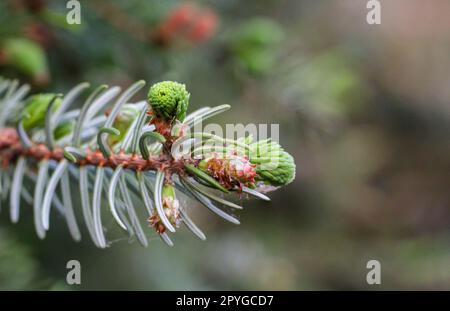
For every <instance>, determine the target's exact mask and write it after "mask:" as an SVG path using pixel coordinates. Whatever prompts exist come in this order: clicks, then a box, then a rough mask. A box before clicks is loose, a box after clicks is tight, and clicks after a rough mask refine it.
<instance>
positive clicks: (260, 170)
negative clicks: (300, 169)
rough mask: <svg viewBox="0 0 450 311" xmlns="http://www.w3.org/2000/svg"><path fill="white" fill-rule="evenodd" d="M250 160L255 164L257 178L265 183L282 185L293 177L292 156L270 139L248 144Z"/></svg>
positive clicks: (293, 165)
mask: <svg viewBox="0 0 450 311" xmlns="http://www.w3.org/2000/svg"><path fill="white" fill-rule="evenodd" d="M250 162H251V163H253V164H256V173H257V174H258V179H259V180H260V181H262V182H264V183H265V184H269V185H273V186H283V185H287V184H289V183H290V182H292V181H293V180H294V178H295V163H294V158H293V157H292V156H291V155H290V154H289V153H287V152H286V151H284V150H283V148H282V147H281V146H280V145H279V144H278V143H277V142H272V141H270V140H263V141H258V142H256V143H253V144H251V145H250Z"/></svg>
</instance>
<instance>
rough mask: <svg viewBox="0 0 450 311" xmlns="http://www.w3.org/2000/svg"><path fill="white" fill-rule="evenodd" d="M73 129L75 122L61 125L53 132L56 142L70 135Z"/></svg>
mask: <svg viewBox="0 0 450 311" xmlns="http://www.w3.org/2000/svg"><path fill="white" fill-rule="evenodd" d="M73 128H74V123H73V122H70V121H68V122H64V123H61V124H60V125H58V126H57V127H56V128H55V130H54V131H53V136H54V137H55V139H56V140H58V139H60V138H63V137H64V136H67V135H68V134H70V133H71V132H72V130H73Z"/></svg>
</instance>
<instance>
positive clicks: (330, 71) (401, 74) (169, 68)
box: [0, 0, 450, 290]
mask: <svg viewBox="0 0 450 311" xmlns="http://www.w3.org/2000/svg"><path fill="white" fill-rule="evenodd" d="M66 2H67V1H56V0H55V1H51V0H47V1H44V0H29V1H27V0H19V1H12V0H3V1H1V2H0V75H2V76H4V77H8V78H19V79H21V81H23V82H27V83H31V85H32V87H33V92H41V91H47V90H52V91H59V92H65V91H67V90H68V89H69V88H70V87H72V86H73V85H74V84H76V83H78V82H81V81H89V82H91V83H92V85H94V86H96V85H99V84H102V83H107V84H109V85H121V86H128V85H129V84H130V83H132V82H133V81H135V80H137V79H145V80H146V81H147V82H148V83H149V84H150V83H153V82H156V81H160V80H166V79H172V80H177V81H180V82H183V83H186V85H187V88H188V89H189V90H190V92H191V105H190V107H191V109H192V110H194V109H196V108H199V107H202V106H204V105H208V106H215V105H220V104H231V105H232V109H231V110H230V111H229V112H227V113H226V114H223V115H221V116H220V117H216V118H215V119H214V120H213V121H214V122H219V123H221V124H226V123H236V121H237V122H239V123H244V124H247V123H257V124H258V123H278V124H280V132H281V134H280V143H281V144H282V145H283V146H284V147H285V149H286V150H287V151H289V152H290V153H291V154H292V155H293V156H294V158H295V161H296V164H297V176H296V180H295V181H294V182H293V183H292V184H290V185H288V186H287V187H285V188H283V189H280V190H278V191H276V192H274V193H272V194H271V198H272V202H271V203H268V204H267V203H263V202H258V201H256V200H251V201H248V202H245V203H244V204H245V205H244V206H245V209H244V210H243V211H242V212H240V213H239V218H240V220H241V225H240V226H234V225H232V224H229V223H226V222H224V221H222V220H221V219H219V218H218V217H216V216H214V215H212V214H211V213H210V212H209V211H208V210H206V209H205V208H203V207H202V206H198V205H196V204H195V203H192V202H187V201H188V200H185V204H189V206H190V210H191V213H192V217H193V218H194V219H195V221H196V222H197V223H198V225H199V226H200V227H201V228H202V229H203V230H204V231H205V233H206V234H207V236H208V239H207V241H206V242H201V241H199V240H197V239H196V238H195V237H194V236H192V234H190V232H188V231H187V230H185V229H184V228H181V229H180V230H179V232H177V234H176V235H175V236H174V241H175V247H173V248H168V247H166V246H165V245H164V244H163V243H162V242H161V241H160V240H159V239H158V238H157V237H156V235H155V234H154V233H153V232H152V230H151V229H149V232H148V234H149V235H150V236H153V238H152V239H151V242H152V243H150V246H149V247H148V249H144V248H141V247H140V246H139V245H138V243H130V242H132V241H128V239H127V238H126V237H120V236H119V237H117V238H116V236H114V235H113V234H112V233H114V232H115V231H116V228H115V225H114V224H113V222H112V220H111V221H109V222H106V223H105V226H106V229H107V230H108V231H109V232H111V237H110V238H111V240H112V244H111V247H110V248H108V249H106V250H99V249H96V248H95V247H94V246H93V244H92V243H91V242H90V241H89V238H88V235H87V232H86V231H84V232H83V233H84V234H83V240H82V242H81V243H75V242H73V241H72V240H71V238H70V236H69V233H68V232H67V229H66V226H65V223H64V221H63V220H62V219H60V220H55V221H54V222H53V223H54V225H53V228H52V230H50V232H49V234H48V237H47V238H46V239H45V240H44V241H40V240H39V239H38V238H37V237H36V235H35V234H34V228H33V222H32V208H31V207H24V208H23V210H25V211H26V210H28V211H29V213H23V215H24V217H23V218H22V219H21V222H20V223H19V224H18V225H16V226H13V225H12V224H11V223H10V222H9V219H8V218H9V217H8V211H7V206H5V205H6V204H5V203H3V204H2V205H3V208H2V211H1V214H0V216H1V217H0V289H22V290H25V289H63V290H83V289H91V290H106V289H118V290H147V289H149V290H218V289H220V290H317V289H318V290H336V289H365V290H374V289H375V290H376V289H388V290H391V289H447V290H449V289H450V122H449V121H450V2H449V1H447V0H433V1H422V0H396V1H383V0H381V4H382V22H381V25H368V24H367V23H366V14H367V9H366V1H363V0H335V1H331V0H330V1H306V0H304V1H299V0H246V1H237V0H210V1H198V2H193V1H191V2H183V1H181V2H179V1H172V0H170V1H169V0H151V1H137V0H128V1H118V0H116V1H100V0H89V1H84V0H81V1H80V3H81V12H82V22H81V25H68V24H67V23H66V13H67V11H68V10H67V9H66V7H65V5H66ZM144 96H145V94H144V93H142V94H140V97H141V98H144ZM2 195H3V196H7V194H2ZM52 217H57V216H52ZM80 219H81V218H80ZM108 235H109V234H108ZM70 259H77V260H79V261H80V262H81V267H82V276H81V278H82V284H81V285H79V286H69V285H66V282H65V278H66V273H67V270H66V262H67V261H68V260H70ZM371 259H376V260H379V261H380V263H381V269H382V284H381V285H377V286H369V285H368V284H367V283H366V273H367V272H368V270H367V269H366V263H367V261H368V260H371Z"/></svg>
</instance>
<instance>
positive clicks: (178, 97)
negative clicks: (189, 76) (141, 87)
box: [147, 81, 190, 122]
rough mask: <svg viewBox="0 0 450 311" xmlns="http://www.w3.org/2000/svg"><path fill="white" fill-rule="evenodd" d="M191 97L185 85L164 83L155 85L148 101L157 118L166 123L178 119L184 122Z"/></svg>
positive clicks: (149, 93)
mask: <svg viewBox="0 0 450 311" xmlns="http://www.w3.org/2000/svg"><path fill="white" fill-rule="evenodd" d="M189 96H190V94H189V93H188V91H186V86H185V85H184V84H181V83H178V82H173V81H163V82H159V83H156V84H153V86H152V87H151V88H150V91H149V92H148V96H147V99H148V103H149V104H150V106H151V108H152V110H153V112H154V113H155V116H156V117H157V118H161V119H163V120H166V121H173V120H174V119H177V120H179V121H181V122H182V121H183V120H184V118H185V117H186V111H187V109H188V105H189Z"/></svg>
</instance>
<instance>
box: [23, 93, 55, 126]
mask: <svg viewBox="0 0 450 311" xmlns="http://www.w3.org/2000/svg"><path fill="white" fill-rule="evenodd" d="M55 96H56V94H51V93H47V94H37V95H33V96H31V97H29V98H28V99H27V101H26V103H25V105H26V106H25V110H24V112H23V127H24V129H25V130H30V129H32V128H42V127H44V125H45V113H46V112H47V107H48V105H49V104H50V102H51V101H52V99H53V98H54V97H55ZM60 105H61V98H57V99H56V100H55V103H54V104H53V107H52V111H53V112H55V111H56V109H58V107H59V106H60Z"/></svg>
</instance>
